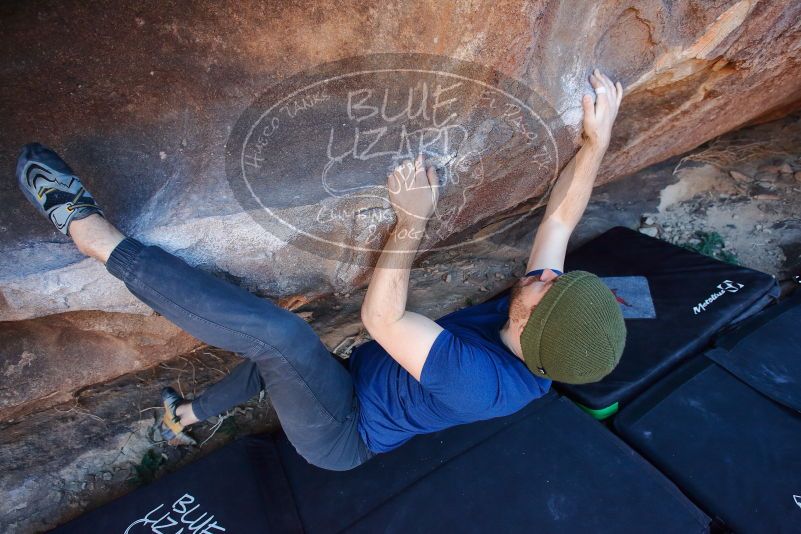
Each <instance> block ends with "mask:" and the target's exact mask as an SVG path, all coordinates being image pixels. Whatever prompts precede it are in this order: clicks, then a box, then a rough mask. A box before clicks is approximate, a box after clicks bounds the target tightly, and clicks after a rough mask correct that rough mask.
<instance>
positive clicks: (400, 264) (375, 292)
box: [17, 70, 626, 470]
mask: <svg viewBox="0 0 801 534" xmlns="http://www.w3.org/2000/svg"><path fill="white" fill-rule="evenodd" d="M590 82H591V84H592V86H593V88H594V89H595V93H596V98H595V100H593V98H592V97H590V96H589V95H585V96H584V97H583V100H582V107H583V111H584V119H583V127H584V132H583V138H584V143H583V146H582V147H581V149H580V150H579V151H578V153H577V154H576V156H575V157H574V158H573V159H572V160H571V161H570V162H569V163H568V165H567V166H566V167H565V168H564V169H563V171H562V172H561V174H560V177H559V179H558V180H557V182H556V184H555V186H554V189H553V192H552V195H551V198H550V200H549V202H548V206H547V209H546V211H545V216H544V218H543V220H542V223H541V224H540V226H539V228H538V229H537V234H536V237H535V239H534V244H533V247H532V249H531V254H530V256H529V260H528V271H529V272H528V274H527V275H526V276H525V277H524V278H522V279H521V280H519V281H517V282H516V283H515V285H514V287H513V288H512V291H511V294H510V295H509V296H505V297H502V298H499V299H494V300H491V301H489V302H486V303H484V304H479V305H476V306H471V307H469V308H465V309H463V310H460V311H457V312H454V313H452V314H450V315H448V316H446V317H444V318H442V319H440V320H438V321H432V320H430V319H428V318H426V317H423V316H421V315H419V314H416V313H412V312H409V311H406V297H407V291H408V285H409V272H410V269H411V265H412V261H413V259H414V256H415V253H416V252H417V248H418V246H419V245H420V241H421V239H422V236H423V233H424V230H425V227H426V223H427V220H428V218H429V217H430V216H431V214H432V213H433V210H434V207H435V206H436V200H437V193H438V185H437V183H438V182H437V179H436V173H435V171H434V170H433V169H432V168H429V169H428V170H426V169H425V168H424V165H423V160H422V157H418V159H417V161H416V162H406V163H405V164H404V165H403V166H401V167H399V168H398V169H397V170H396V171H395V172H393V173H392V174H391V175H390V176H389V177H388V187H387V189H388V190H389V196H390V201H391V202H392V204H393V207H394V209H395V212H396V215H397V223H396V225H395V227H394V229H393V231H392V232H391V235H390V237H389V240H388V241H387V243H386V245H385V247H384V250H383V252H382V254H381V256H380V258H379V260H378V264H377V265H376V268H375V271H374V273H373V277H372V280H371V281H370V285H369V288H368V291H367V295H366V297H365V300H364V304H363V306H362V320H363V322H364V325H365V327H366V328H367V330H368V331H369V332H370V334H371V335H372V337H373V338H374V340H375V341H372V342H369V343H366V344H364V345H362V346H361V347H358V348H357V349H356V350H354V352H353V354H352V356H351V358H350V363H349V367H350V369H349V371H348V370H346V368H345V367H344V366H343V365H341V364H340V363H339V362H337V361H336V360H335V358H334V357H333V356H332V355H331V354H330V353H329V352H328V350H327V349H326V348H325V346H323V344H322V343H321V342H320V340H319V338H318V337H317V335H316V334H315V333H314V332H313V331H312V329H311V328H310V327H309V326H308V325H307V324H306V323H305V322H304V321H303V320H302V319H300V318H299V317H298V316H296V315H294V314H293V313H290V312H289V311H286V310H283V309H281V308H279V307H277V306H275V305H274V304H272V303H270V302H269V301H267V300H264V299H261V298H257V297H256V296H254V295H252V294H250V293H248V292H247V291H245V290H243V289H241V288H239V287H236V286H234V285H231V284H229V283H227V282H225V281H222V280H220V279H218V278H215V277H214V276H211V275H209V274H207V273H204V272H203V271H200V270H198V269H196V268H193V267H191V266H189V265H187V264H186V263H185V262H184V261H182V260H180V259H179V258H177V257H175V256H173V255H171V254H169V253H167V252H165V251H164V250H162V249H161V248H159V247H156V246H146V245H144V244H142V243H140V242H139V241H136V240H135V239H133V238H130V237H126V236H124V235H123V234H122V233H120V232H119V231H118V230H117V229H116V228H115V227H114V226H113V225H112V224H111V223H109V222H108V221H107V220H106V219H105V218H104V217H103V216H102V212H101V210H100V209H99V208H98V206H97V205H96V203H95V201H94V199H93V198H92V196H91V194H89V192H88V191H86V189H84V187H83V185H82V184H81V182H80V180H79V179H78V178H77V177H76V176H75V175H74V174H73V171H72V170H71V169H70V168H69V166H68V165H67V164H66V163H65V162H64V161H62V160H61V158H59V157H58V155H56V154H55V153H54V152H53V151H51V150H49V149H47V148H45V147H43V146H42V145H39V144H30V145H27V146H25V147H24V148H23V150H22V153H21V154H20V157H19V160H18V162H17V178H18V181H19V184H20V186H21V188H22V190H23V192H24V193H25V194H26V196H27V197H28V199H29V200H30V201H31V202H32V203H33V205H34V206H35V207H36V208H37V209H38V210H39V212H40V213H42V214H43V215H45V216H46V217H47V218H49V219H50V221H51V222H53V223H54V224H55V225H56V227H57V228H58V229H59V230H60V231H62V232H63V233H64V234H66V235H69V236H70V237H71V238H72V239H73V241H74V242H75V244H76V245H77V247H78V249H79V250H80V251H81V252H83V253H84V254H86V255H88V256H91V257H93V258H95V259H97V260H99V261H101V262H103V263H105V265H106V268H107V270H108V271H109V272H110V273H111V274H112V275H114V276H116V277H117V278H119V279H120V280H122V281H123V282H124V283H125V285H126V286H127V287H128V289H129V290H130V291H131V292H132V293H133V294H134V295H136V296H137V297H138V298H139V299H141V300H142V301H143V302H145V303H146V304H148V305H149V306H150V307H152V308H153V309H154V310H156V311H157V312H159V313H160V314H161V315H163V316H164V317H166V318H168V319H169V320H171V321H172V322H174V323H175V324H177V325H178V326H180V327H181V328H183V329H184V330H186V331H187V332H189V333H190V334H192V335H193V336H195V337H197V338H198V339H200V340H202V341H204V342H206V343H208V344H210V345H214V346H217V347H220V348H223V349H226V350H229V351H233V352H236V353H238V354H240V355H241V356H243V357H244V358H246V361H245V362H244V363H242V364H241V365H239V366H237V367H236V368H235V369H234V370H233V372H232V373H231V374H230V375H228V376H227V377H226V378H224V379H223V380H222V381H220V382H218V383H217V384H215V385H213V386H212V387H210V388H209V389H208V390H207V391H206V392H205V393H204V394H202V395H201V396H200V397H198V398H196V399H194V400H192V401H187V400H184V399H182V398H181V397H180V396H179V395H178V394H177V393H176V392H175V391H174V390H172V389H171V388H166V389H165V391H164V392H163V394H162V396H163V400H164V404H165V412H166V413H165V415H164V418H163V422H162V426H161V429H162V433H163V434H164V436H165V438H167V439H169V440H171V442H173V443H182V442H183V443H186V442H188V441H189V440H190V438H189V437H188V436H187V435H186V434H185V433H184V429H185V428H186V427H187V426H189V425H191V424H193V423H196V422H198V421H202V420H204V419H207V418H209V417H211V416H213V415H217V414H220V413H223V412H225V411H227V410H228V409H230V408H232V407H233V406H235V405H237V404H241V403H243V402H245V401H247V400H248V399H249V398H251V397H252V396H253V395H255V394H257V393H259V392H260V391H262V390H265V391H266V392H267V393H268V395H269V396H270V400H271V401H272V404H273V406H274V408H275V410H276V412H277V414H278V418H279V419H280V421H281V425H282V427H283V429H284V431H285V432H286V435H287V437H288V438H289V440H290V441H291V442H292V444H293V445H294V446H295V448H296V449H297V451H298V452H299V453H300V454H301V455H302V456H303V457H304V458H306V460H307V461H309V462H310V463H312V464H314V465H317V466H320V467H323V468H327V469H335V470H345V469H350V468H353V467H355V466H357V465H359V464H361V463H363V462H364V461H366V460H368V459H369V458H370V457H372V456H373V455H375V454H376V453H381V452H385V451H389V450H392V449H394V448H396V447H398V446H399V445H401V444H402V443H404V442H405V441H407V440H408V439H410V438H411V437H412V436H414V435H416V434H422V433H427V432H434V431H437V430H441V429H444V428H447V427H450V426H453V425H457V424H462V423H468V422H472V421H477V420H481V419H488V418H492V417H498V416H502V415H507V414H510V413H513V412H515V411H517V410H519V409H520V408H522V407H523V406H525V405H526V404H528V403H529V402H530V401H532V400H534V399H536V398H538V397H540V396H542V395H544V394H545V393H546V392H547V391H548V388H549V387H550V385H551V381H552V380H556V381H562V382H567V383H586V382H592V381H597V380H600V379H601V378H603V377H604V376H605V375H607V374H608V373H609V372H610V371H611V370H612V369H613V368H614V367H615V365H616V364H617V362H618V361H619V359H620V355H621V353H622V351H623V345H624V343H625V335H626V331H625V325H624V322H623V318H622V315H621V312H620V309H619V306H618V304H617V302H616V300H615V297H614V295H613V294H612V292H611V291H610V290H609V289H607V288H606V287H605V286H604V285H603V283H602V282H601V281H600V280H599V279H598V278H597V277H596V276H594V275H592V274H589V273H586V272H582V271H574V272H569V273H566V274H562V270H563V268H564V267H563V264H564V259H565V253H566V250H567V243H568V239H569V237H570V235H571V233H572V231H573V229H574V228H575V226H576V224H577V223H578V221H579V219H580V218H581V215H582V214H583V212H584V210H585V208H586V206H587V202H588V200H589V197H590V193H591V191H592V187H593V183H594V181H595V176H596V173H597V171H598V168H599V165H600V163H601V158H602V157H603V155H604V152H605V151H606V149H607V146H608V144H609V139H610V135H611V130H612V124H613V122H614V120H615V117H616V115H617V111H618V107H619V105H620V100H621V98H622V96H623V89H622V87H621V85H620V84H619V83H617V84H614V83H612V81H611V80H609V78H607V77H606V76H604V75H603V74H601V73H600V72H598V71H597V70H595V71H594V73H593V74H592V75H591V76H590Z"/></svg>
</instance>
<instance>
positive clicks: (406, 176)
mask: <svg viewBox="0 0 801 534" xmlns="http://www.w3.org/2000/svg"><path fill="white" fill-rule="evenodd" d="M437 184H438V181H437V175H436V172H435V171H434V169H433V168H429V169H428V171H427V172H426V170H425V168H424V166H423V160H422V158H420V157H418V158H417V161H416V162H414V163H412V162H411V161H409V162H406V163H405V164H404V165H402V166H401V167H399V168H398V169H397V170H396V171H395V172H393V173H392V174H391V175H390V176H389V177H388V179H387V189H388V190H389V199H390V201H391V202H392V206H393V208H394V209H395V214H396V215H397V218H398V222H397V223H396V224H395V228H394V229H393V230H392V233H391V234H390V237H389V240H388V241H387V243H386V244H385V245H384V250H383V251H382V252H381V256H380V257H379V259H378V263H377V264H376V267H375V271H374V272H373V278H372V279H371V280H370V286H369V287H368V288H367V296H365V298H364V303H363V304H362V322H363V323H364V326H365V328H367V331H368V332H370V335H371V336H372V337H373V339H375V340H376V341H377V342H378V343H379V344H380V345H381V346H382V347H384V349H385V350H386V351H387V352H388V353H389V355H390V356H392V358H394V359H395V361H397V362H398V363H399V364H400V365H401V367H403V368H404V369H406V371H408V372H409V374H411V375H412V376H413V377H415V378H416V379H417V380H420V373H421V372H422V370H423V364H425V361H426V358H427V357H428V352H429V350H431V346H432V345H433V344H434V340H435V339H436V338H437V336H438V335H439V333H440V332H441V331H442V327H441V326H439V325H438V324H437V323H435V322H434V321H432V320H431V319H429V318H427V317H424V316H422V315H420V314H417V313H413V312H409V311H406V296H407V293H408V290H409V271H410V269H411V267H412V262H413V261H414V257H415V254H416V253H417V248H418V247H419V246H420V242H421V241H422V239H423V234H424V233H425V228H426V223H427V222H428V218H429V217H431V215H432V214H433V213H434V207H435V206H436V203H437V195H438V185H437Z"/></svg>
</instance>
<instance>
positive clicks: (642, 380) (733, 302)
mask: <svg viewBox="0 0 801 534" xmlns="http://www.w3.org/2000/svg"><path fill="white" fill-rule="evenodd" d="M566 268H567V270H576V269H581V270H586V271H589V272H592V273H594V274H596V275H598V276H600V277H602V278H603V279H604V281H605V282H606V283H607V285H608V286H609V287H610V289H612V291H613V292H614V293H615V295H616V296H617V300H618V302H619V303H620V307H621V310H622V311H623V315H624V317H625V318H626V327H627V329H628V336H627V342H626V349H625V351H624V352H623V356H622V358H621V361H620V364H619V365H618V367H617V368H616V369H615V370H614V371H613V372H612V373H611V374H610V375H609V376H607V377H606V378H605V379H604V380H602V381H600V382H596V383H594V384H585V385H577V386H574V385H567V384H556V387H557V388H559V389H560V390H561V391H563V392H565V393H566V394H567V395H568V396H569V397H571V398H572V399H574V400H576V401H577V402H579V403H580V404H582V405H583V406H584V407H586V408H588V409H589V411H590V413H593V414H594V415H596V416H597V417H599V418H603V417H606V416H608V415H611V414H612V413H614V412H615V411H616V409H617V407H618V403H625V402H627V401H629V400H630V399H632V398H633V397H635V396H636V395H637V394H639V393H640V392H642V391H643V390H645V389H646V388H647V387H648V386H649V385H651V384H653V383H654V382H656V381H657V380H658V379H659V378H661V377H662V376H664V375H665V374H667V373H668V372H669V371H670V370H672V369H674V368H676V367H677V366H678V365H679V364H680V363H681V362H683V361H685V360H687V359H688V358H689V357H691V356H693V355H696V354H698V353H699V352H700V351H702V350H703V349H704V348H706V347H707V346H708V345H709V343H710V341H711V340H712V338H713V337H714V335H715V334H716V333H717V332H718V331H719V330H721V329H722V328H724V327H726V326H728V325H731V324H733V323H736V322H738V321H740V320H743V319H744V318H746V317H748V316H750V315H753V314H754V313H756V312H758V311H759V310H760V309H762V308H764V307H765V306H766V305H767V304H769V303H771V302H773V301H774V300H775V299H776V298H777V297H778V293H779V291H778V285H777V283H776V280H775V279H774V278H773V277H772V276H771V275H768V274H765V273H761V272H758V271H754V270H752V269H746V268H744V267H738V266H736V265H731V264H728V263H724V262H721V261H717V260H715V259H712V258H709V257H707V256H703V255H701V254H697V253H695V252H692V251H689V250H687V249H684V248H681V247H678V246H675V245H671V244H670V243H666V242H664V241H661V240H659V239H654V238H652V237H648V236H646V235H643V234H641V233H639V232H635V231H633V230H629V229H627V228H623V227H616V228H612V229H611V230H609V231H607V232H605V233H604V234H602V235H601V236H599V237H597V238H596V239H593V240H592V241H590V242H588V243H586V244H584V245H583V246H581V247H579V248H578V249H576V250H575V251H573V252H571V253H570V254H569V255H568V257H567V260H566Z"/></svg>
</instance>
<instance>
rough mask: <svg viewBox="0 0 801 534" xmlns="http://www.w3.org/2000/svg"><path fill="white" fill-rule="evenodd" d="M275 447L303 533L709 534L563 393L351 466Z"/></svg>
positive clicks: (675, 495) (672, 490) (659, 479)
mask: <svg viewBox="0 0 801 534" xmlns="http://www.w3.org/2000/svg"><path fill="white" fill-rule="evenodd" d="M278 449H279V452H280V456H281V458H282V461H283V465H284V470H285V472H286V476H287V480H288V481H289V485H290V487H291V488H292V492H293V495H294V501H295V504H296V506H297V510H298V515H299V517H300V520H301V523H302V524H303V527H304V530H305V532H308V533H328V532H340V531H346V532H532V531H536V532H647V531H658V532H680V533H687V532H706V531H707V529H708V525H709V519H708V518H707V517H706V516H705V515H704V514H703V513H701V512H700V511H699V510H698V509H697V508H696V507H695V505H693V504H692V503H690V501H689V500H688V499H687V498H686V497H685V496H683V495H682V494H681V493H680V492H679V491H678V490H677V489H676V487H675V486H674V485H673V484H672V483H671V482H669V481H668V480H667V479H666V478H665V477H664V476H663V475H661V474H660V473H659V472H658V471H656V469H654V468H653V467H652V466H651V465H649V464H648V463H647V462H645V461H644V460H643V459H642V458H641V457H640V456H639V455H638V454H637V453H635V452H634V451H633V450H632V449H630V448H629V447H628V446H626V445H625V444H624V443H623V442H622V441H621V440H620V439H619V438H618V437H617V436H615V435H614V434H612V433H611V432H609V431H608V430H607V429H606V428H605V427H604V426H603V425H601V424H600V423H598V422H597V421H594V420H593V419H592V418H591V417H589V416H588V415H587V414H585V413H583V412H582V411H580V410H579V409H578V408H577V407H576V406H574V405H573V403H572V402H570V401H568V400H567V399H565V398H563V397H560V396H558V395H556V394H549V395H548V396H546V397H544V398H542V399H539V400H537V401H534V402H532V403H531V404H530V405H529V406H528V407H526V408H524V409H523V410H522V411H521V412H518V413H517V414H515V415H513V416H510V417H507V418H500V419H494V420H490V421H484V422H481V423H475V424H471V425H464V426H459V427H455V428H452V429H448V430H445V431H443V432H438V433H435V434H429V435H426V436H417V437H415V438H414V439H412V440H411V441H410V442H409V443H407V444H406V445H404V446H402V447H400V448H399V449H397V450H395V451H392V452H390V453H386V454H381V455H378V456H376V457H375V458H373V459H372V460H370V461H369V462H367V463H365V464H364V465H362V466H359V467H357V468H356V469H353V470H351V471H346V472H333V471H324V470H322V469H319V468H316V467H314V466H311V465H309V464H308V463H306V462H305V461H304V460H303V459H302V458H301V457H299V456H298V455H297V454H296V453H295V451H294V450H293V448H292V446H291V445H290V444H289V443H288V442H287V441H286V439H285V438H282V439H279V442H278Z"/></svg>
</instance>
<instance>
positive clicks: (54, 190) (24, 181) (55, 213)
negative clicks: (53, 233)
mask: <svg viewBox="0 0 801 534" xmlns="http://www.w3.org/2000/svg"><path fill="white" fill-rule="evenodd" d="M17 183H18V184H19V186H20V189H22V192H23V193H24V194H25V196H26V197H27V199H28V200H29V201H30V202H31V204H33V205H34V207H35V208H36V209H37V211H38V212H39V213H41V214H42V215H43V216H45V217H46V218H47V219H48V220H50V222H52V223H53V224H54V225H55V227H56V228H57V229H58V230H59V231H60V232H61V233H63V234H66V235H70V225H71V224H72V223H73V222H74V221H78V220H81V219H85V218H86V217H88V216H90V215H92V214H98V215H101V216H102V214H103V212H102V211H101V210H100V208H99V207H98V206H97V204H96V203H95V200H94V198H92V195H91V194H90V193H89V191H87V190H86V189H85V188H84V186H83V184H82V183H81V181H80V180H79V179H78V177H77V176H75V174H74V173H73V172H72V169H70V167H69V165H67V164H66V163H65V162H64V160H62V159H61V158H60V157H59V155H58V154H56V153H55V152H53V151H52V150H50V149H49V148H47V147H45V146H43V145H40V144H39V143H30V144H27V145H25V146H24V147H22V151H21V152H20V155H19V158H17Z"/></svg>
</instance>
